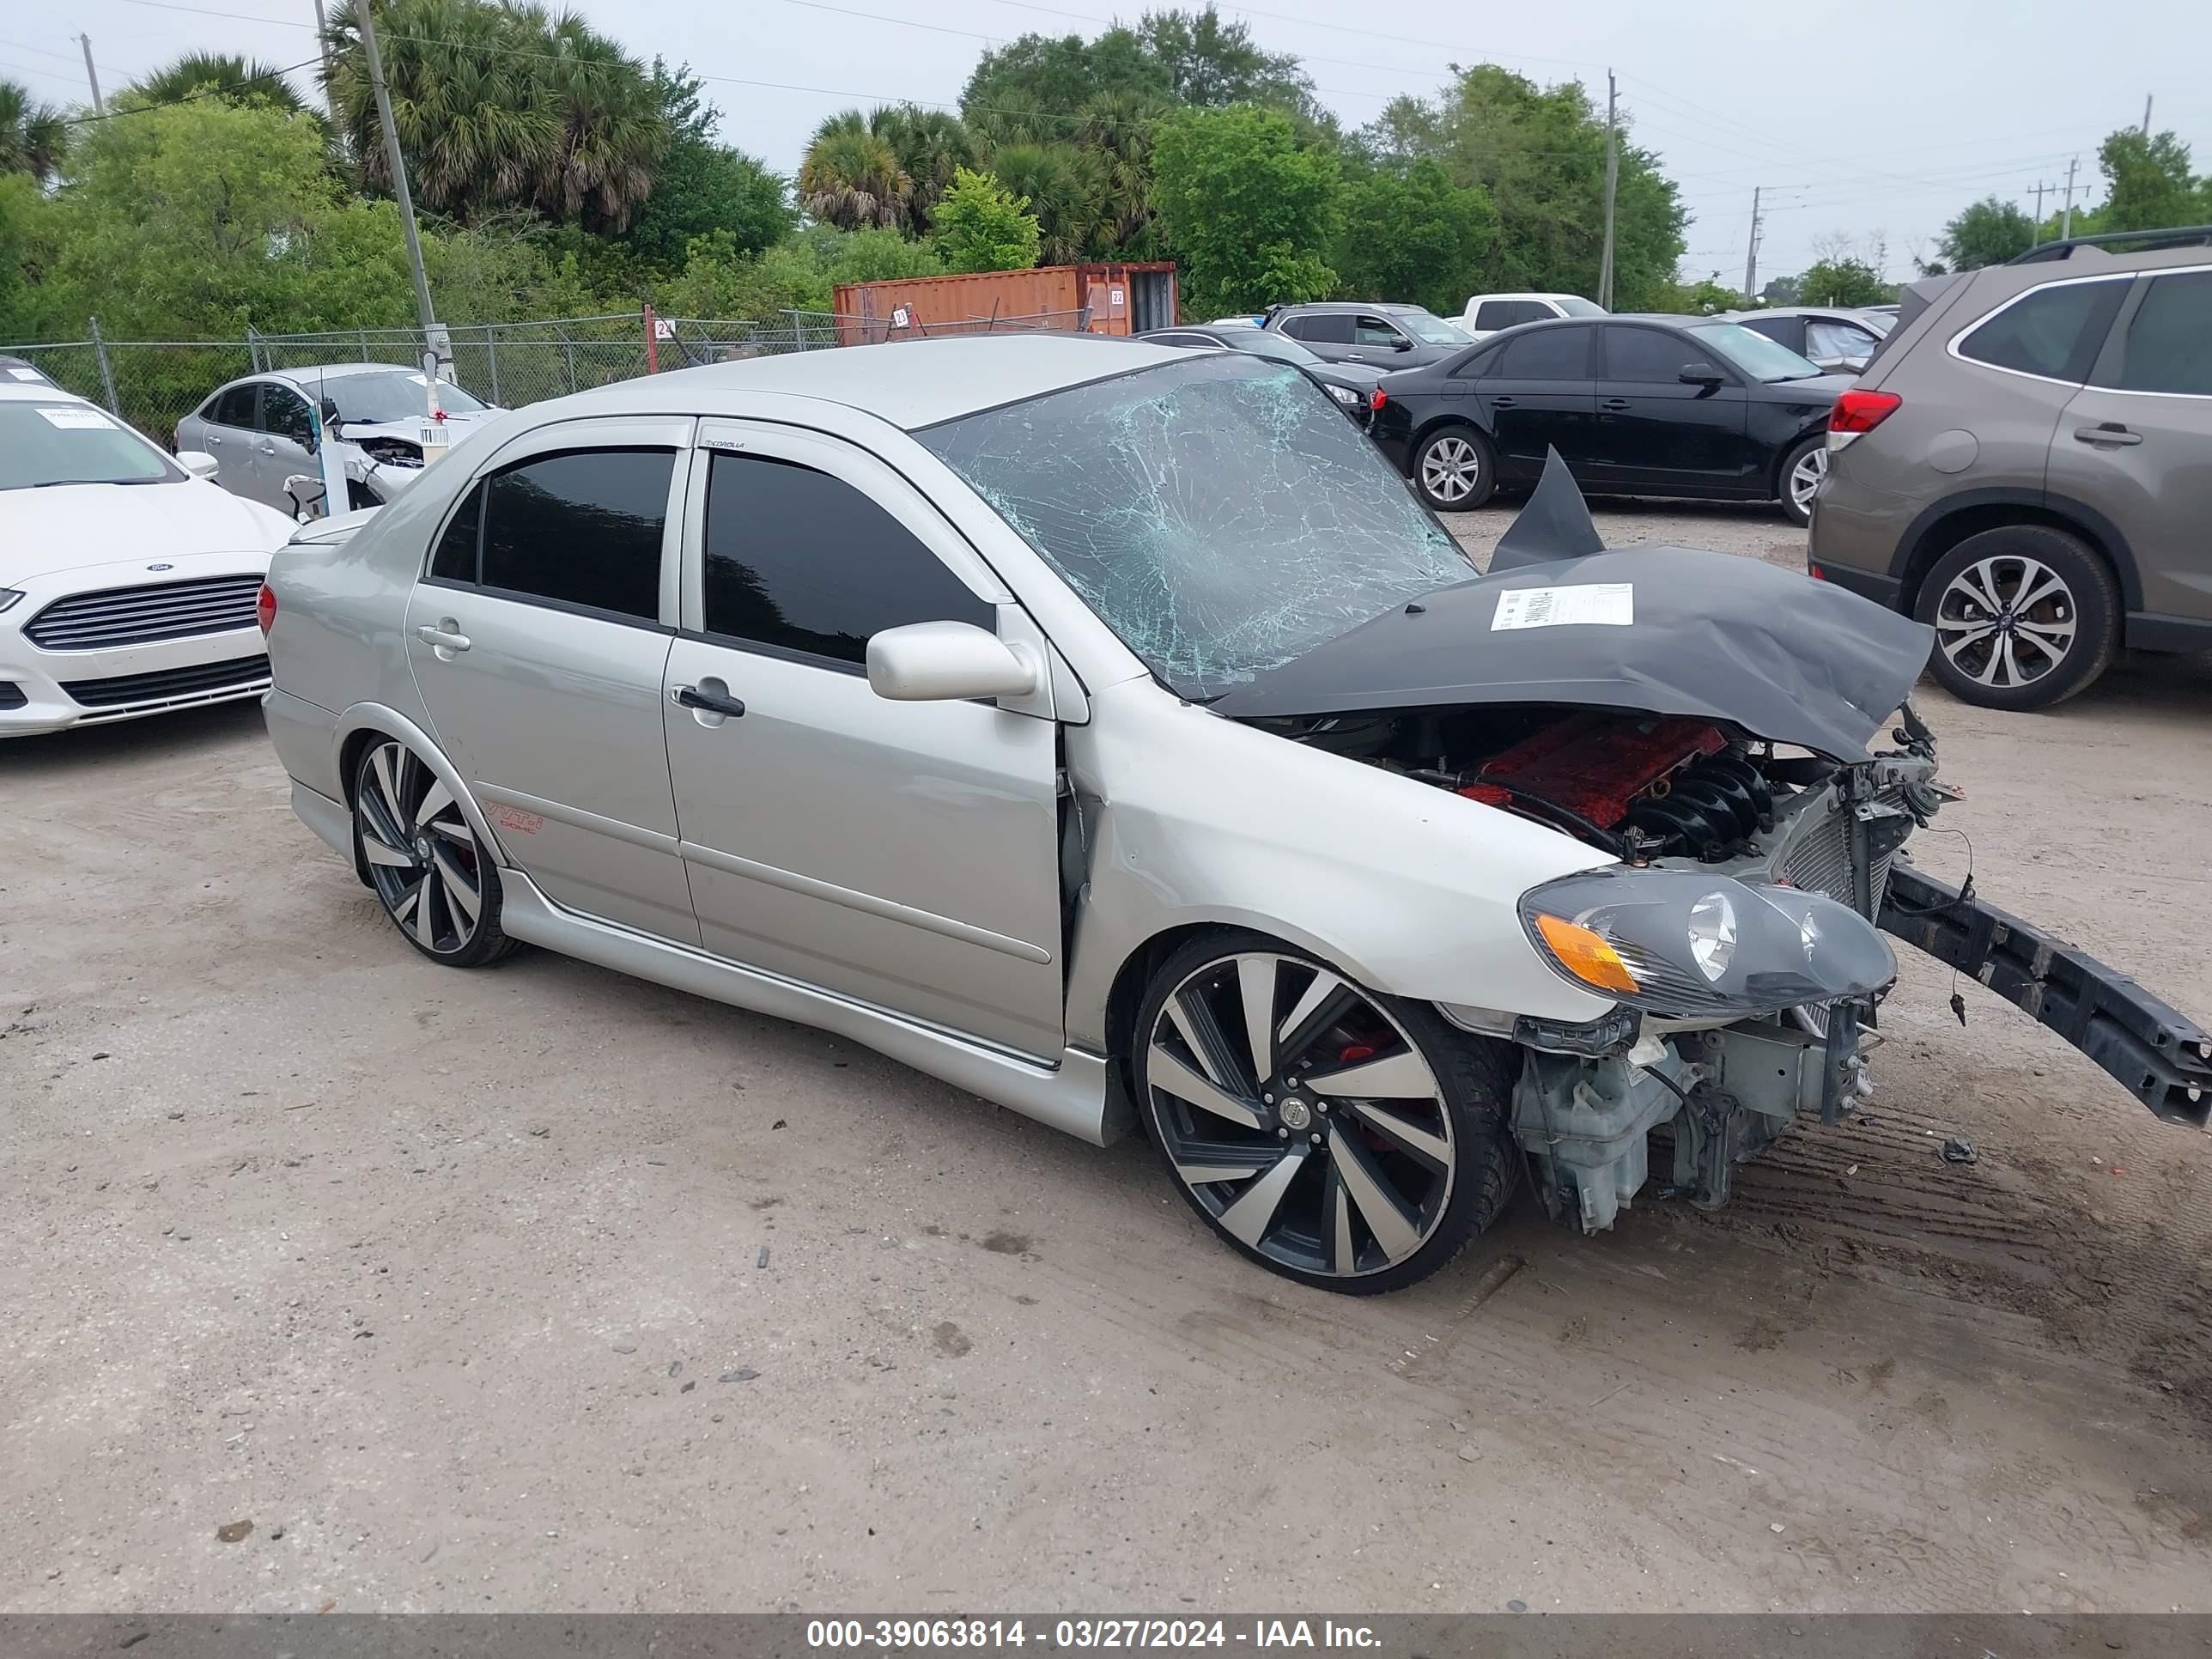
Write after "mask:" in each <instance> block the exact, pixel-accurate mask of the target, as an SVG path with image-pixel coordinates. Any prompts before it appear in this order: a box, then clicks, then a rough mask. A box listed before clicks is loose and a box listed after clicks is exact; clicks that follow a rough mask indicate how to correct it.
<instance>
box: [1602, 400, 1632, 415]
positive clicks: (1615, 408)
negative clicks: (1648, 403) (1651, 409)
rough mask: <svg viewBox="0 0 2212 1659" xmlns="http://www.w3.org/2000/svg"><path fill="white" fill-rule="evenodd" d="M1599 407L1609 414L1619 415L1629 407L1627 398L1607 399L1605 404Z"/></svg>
mask: <svg viewBox="0 0 2212 1659" xmlns="http://www.w3.org/2000/svg"><path fill="white" fill-rule="evenodd" d="M1598 407H1599V408H1600V409H1602V410H1605V411H1606V412H1607V414H1612V415H1617V414H1619V413H1620V411H1621V410H1624V409H1626V408H1627V407H1628V399H1627V398H1607V399H1606V400H1605V401H1604V402H1602V403H1601V404H1599V405H1598Z"/></svg>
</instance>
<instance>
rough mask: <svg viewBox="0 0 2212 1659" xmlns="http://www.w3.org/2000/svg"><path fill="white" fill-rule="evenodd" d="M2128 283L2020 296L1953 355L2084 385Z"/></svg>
mask: <svg viewBox="0 0 2212 1659" xmlns="http://www.w3.org/2000/svg"><path fill="white" fill-rule="evenodd" d="M2132 280H2133V278H2131V277H2127V276H2116V277H2113V278H2112V279H2111V280H2110V281H2108V282H2101V283H2064V284H2062V285H2061V286H2059V287H2057V288H2046V289H2038V290H2036V291H2035V292H2034V293H2032V294H2027V295H2022V296H2021V298H2020V299H2018V300H2015V301H2014V302H2013V303H2012V304H2011V305H2008V306H2007V307H2005V308H2004V309H2003V310H2002V311H2000V312H1999V313H1997V314H1996V316H1994V317H1992V318H1990V319H1989V320H1988V321H1987V322H1985V323H1984V324H1983V325H1981V326H1980V327H1979V328H1978V329H1976V330H1975V331H1973V332H1972V333H1971V334H1969V335H1967V336H1966V338H1965V339H1963V340H1961V341H1960V342H1959V355H1960V356H1962V357H1968V358H1971V359H1972V360H1973V361H1974V362H1978V363H1987V364H1989V365H1990V367H1991V368H2010V369H2017V370H2018V371H2019V372H2020V373H2021V374H2040V375H2043V376H2045V378H2046V379H2049V380H2073V381H2075V382H2077V383H2078V382H2080V381H2081V380H2087V378H2088V374H2089V365H2090V364H2091V363H2093V362H2095V361H2096V357H2097V352H2098V350H2099V349H2100V347H2102V346H2103V344H2104V343H2105V331H2106V330H2107V329H2109V328H2110V327H2111V326H2112V313H2114V312H2116V311H2118V309H2119V308H2120V301H2122V300H2123V299H2124V298H2125V297H2126V296H2127V291H2128V285H2129V283H2130V282H2131V281H2132Z"/></svg>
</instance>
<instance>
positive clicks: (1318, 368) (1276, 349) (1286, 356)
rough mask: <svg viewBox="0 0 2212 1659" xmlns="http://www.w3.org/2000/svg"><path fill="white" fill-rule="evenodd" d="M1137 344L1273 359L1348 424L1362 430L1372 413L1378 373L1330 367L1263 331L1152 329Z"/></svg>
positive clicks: (1221, 326) (1211, 326) (1225, 326)
mask: <svg viewBox="0 0 2212 1659" xmlns="http://www.w3.org/2000/svg"><path fill="white" fill-rule="evenodd" d="M1138 338H1139V339H1140V340H1148V341H1150V342H1151V343H1152V344H1154V345H1165V346H1192V347H1198V348H1204V347H1206V346H1216V347H1219V348H1221V349H1224V350H1227V351H1249V352H1251V353H1253V354H1254V355H1255V356H1261V357H1273V358H1274V359H1275V360H1276V361H1277V362H1285V363H1290V364H1292V365H1294V366H1296V367H1297V368H1300V369H1303V370H1304V372H1305V377H1306V379H1308V380H1311V381H1312V382H1313V383H1314V384H1315V385H1316V386H1319V387H1320V388H1321V389H1322V391H1323V392H1327V393H1328V395H1329V397H1330V398H1332V399H1333V400H1334V402H1335V404H1336V406H1337V407H1338V408H1339V409H1341V410H1343V411H1344V412H1345V413H1346V415H1348V416H1351V417H1352V421H1353V422H1355V423H1356V424H1358V425H1360V426H1365V425H1366V424H1367V422H1368V417H1369V416H1370V413H1371V412H1372V411H1371V409H1370V404H1371V403H1372V402H1373V399H1374V395H1375V387H1376V385H1377V383H1379V382H1380V381H1381V380H1382V379H1383V376H1382V374H1380V372H1378V371H1377V370H1375V369H1371V368H1360V367H1359V366H1358V364H1357V363H1332V362H1328V361H1327V360H1325V359H1323V358H1321V357H1316V356H1315V355H1314V354H1313V353H1312V352H1310V351H1308V350H1307V349H1305V348H1304V346H1302V345H1300V344H1299V343H1297V341H1296V340H1293V339H1291V338H1290V337H1287V336H1285V335H1281V334H1277V333H1275V332H1273V331H1271V330H1268V329H1264V328H1247V327H1242V326H1239V325H1237V324H1234V323H1204V324H1192V325H1189V326H1188V327H1183V328H1156V329H1154V330H1152V332H1150V333H1149V334H1139V336H1138Z"/></svg>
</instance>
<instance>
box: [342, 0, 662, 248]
mask: <svg viewBox="0 0 2212 1659" xmlns="http://www.w3.org/2000/svg"><path fill="white" fill-rule="evenodd" d="M359 3H361V0H340V3H339V4H338V6H337V9H335V10H334V11H333V12H332V13H331V27H330V35H329V43H328V44H329V46H330V48H331V71H330V76H329V85H330V90H331V94H332V95H333V97H334V99H335V100H336V103H337V110H338V125H339V126H340V129H341V130H342V131H343V132H344V134H345V136H346V139H347V143H348V148H349V151H350V153H351V154H352V155H353V156H354V157H355V158H356V163H357V165H358V167H359V168H360V176H361V183H362V187H363V188H364V189H365V190H367V191H370V192H372V193H374V194H378V195H384V194H388V193H389V191H390V188H391V181H390V179H388V178H387V177H386V173H387V171H388V169H387V168H386V164H385V156H384V145H383V141H382V137H381V136H380V131H379V129H378V126H377V117H376V106H375V100H374V94H372V93H371V91H370V88H369V84H368V64H367V60H366V58H365V57H364V56H363V54H362V47H361V35H360V26H359V22H358V20H357V18H356V14H355V8H356V5H357V4H359ZM376 4H377V35H378V39H379V42H380V45H381V46H383V50H384V67H385V74H386V80H387V82H388V83H389V85H390V88H391V92H392V124H393V125H394V126H395V127H397V128H398V133H399V145H400V149H401V151H402V153H403V154H404V156H405V158H406V161H407V168H408V174H409V179H410V184H411V185H412V186H413V188H414V191H415V197H416V201H417V202H418V203H419V204H422V206H423V207H425V208H427V209H428V210H430V211H432V212H435V213H439V214H442V215H444V216H447V217H448V218H451V219H454V220H457V221H459V222H463V223H466V222H470V221H471V220H473V219H477V218H480V217H482V216H485V215H487V214H495V213H499V212H503V211H505V210H508V209H511V208H515V207H524V208H527V209H528V210H531V211H532V212H533V213H536V214H537V215H538V216H540V217H542V218H544V219H545V220H547V221H549V222H552V223H555V224H566V223H575V224H579V225H581V226H582V227H584V228H586V229H588V230H592V231H619V230H622V229H623V228H625V227H626V226H627V225H628V224H629V221H630V219H631V217H632V216H634V215H635V213H636V212H637V210H638V209H639V207H640V206H641V204H643V203H644V201H645V200H646V198H647V196H649V195H650V194H651V192H652V190H653V162H654V160H655V158H656V157H658V156H659V155H661V154H662V153H663V151H664V150H665V149H666V147H667V144H668V142H669V132H668V125H667V118H666V113H665V107H664V101H663V94H662V90H661V88H659V86H657V85H656V83H655V81H654V78H653V76H652V75H651V74H650V73H649V72H648V71H647V70H646V68H645V66H644V65H643V64H640V63H639V62H638V61H637V60H636V59H635V58H630V57H629V56H628V55H627V54H625V53H624V52H623V51H622V50H621V48H620V47H618V46H616V44H615V43H614V42H613V41H611V40H608V39H607V38H606V37H605V36H604V35H600V34H598V33H593V31H592V29H591V28H589V27H587V26H586V24H585V23H584V22H583V21H582V20H581V19H580V18H579V17H577V16H576V15H574V14H573V13H563V14H562V15H559V16H557V17H556V16H554V15H550V14H549V13H548V12H547V11H546V10H545V9H544V7H542V6H539V5H537V4H534V3H528V0H376Z"/></svg>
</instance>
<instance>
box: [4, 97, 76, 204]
mask: <svg viewBox="0 0 2212 1659" xmlns="http://www.w3.org/2000/svg"><path fill="white" fill-rule="evenodd" d="M68 143H69V129H68V128H67V127H65V126H64V125H62V112H60V111H59V110H58V109H56V108H54V107H53V106H52V105H51V104H41V103H40V102H38V101H37V100H34V99H33V97H32V96H31V94H29V93H28V92H27V91H25V90H24V89H23V88H21V87H20V86H18V85H16V84H15V82H13V81H0V173H29V174H30V175H31V177H32V178H33V179H37V180H38V181H39V182H40V184H42V185H43V184H45V183H46V181H47V180H48V179H52V177H53V176H54V174H55V173H56V172H57V171H58V170H59V168H60V167H61V164H62V152H63V150H64V149H66V148H68Z"/></svg>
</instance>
